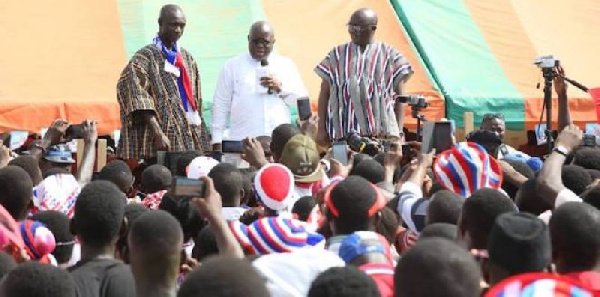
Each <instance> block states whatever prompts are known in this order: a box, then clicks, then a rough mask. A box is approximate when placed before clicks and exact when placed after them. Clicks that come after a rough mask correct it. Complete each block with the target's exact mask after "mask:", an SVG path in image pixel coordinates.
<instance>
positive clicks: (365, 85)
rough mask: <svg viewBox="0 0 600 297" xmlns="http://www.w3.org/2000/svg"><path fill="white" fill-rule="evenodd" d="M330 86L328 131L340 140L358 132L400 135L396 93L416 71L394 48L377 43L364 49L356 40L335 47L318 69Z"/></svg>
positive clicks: (369, 134)
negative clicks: (402, 82)
mask: <svg viewBox="0 0 600 297" xmlns="http://www.w3.org/2000/svg"><path fill="white" fill-rule="evenodd" d="M315 72H316V73H317V74H318V75H319V76H320V77H321V78H322V79H324V80H325V81H327V82H328V83H329V86H330V96H329V105H328V107H327V120H326V126H327V131H328V133H329V136H330V138H331V139H339V138H343V137H345V136H346V135H347V134H349V133H351V132H353V131H356V132H358V133H360V134H361V135H367V136H386V135H396V136H397V135H398V134H399V129H398V124H397V120H396V115H395V113H394V102H395V101H394V94H395V89H396V87H397V86H398V83H399V82H401V81H403V80H406V79H408V77H409V76H410V75H411V74H412V72H413V70H412V67H411V65H410V63H408V61H407V60H406V58H405V57H404V56H403V55H402V54H400V52H398V51H397V50H396V49H394V48H393V47H391V46H389V45H387V44H385V43H383V42H376V43H373V44H370V45H368V46H367V47H366V49H365V50H364V52H361V50H360V47H359V46H358V45H356V44H354V43H346V44H342V45H340V46H337V47H335V48H334V49H333V50H332V51H330V52H329V53H328V54H327V56H326V57H325V59H323V61H321V63H320V64H319V65H317V67H316V68H315Z"/></svg>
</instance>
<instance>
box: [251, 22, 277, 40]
mask: <svg viewBox="0 0 600 297" xmlns="http://www.w3.org/2000/svg"><path fill="white" fill-rule="evenodd" d="M264 33H266V34H274V30H273V27H272V26H271V24H269V22H267V21H258V22H254V24H252V26H250V32H248V35H250V37H252V36H253V35H259V34H264Z"/></svg>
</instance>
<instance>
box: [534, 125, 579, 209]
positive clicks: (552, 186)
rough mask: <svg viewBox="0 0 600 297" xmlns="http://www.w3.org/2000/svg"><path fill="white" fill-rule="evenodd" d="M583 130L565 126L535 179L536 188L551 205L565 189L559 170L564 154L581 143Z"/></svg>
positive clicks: (563, 161)
mask: <svg viewBox="0 0 600 297" xmlns="http://www.w3.org/2000/svg"><path fill="white" fill-rule="evenodd" d="M582 139H583V132H582V131H581V130H580V129H579V128H578V127H577V126H575V125H573V124H571V125H569V126H567V127H566V128H565V129H564V130H562V132H560V134H559V135H558V137H557V139H556V146H555V150H553V151H552V153H551V154H550V155H549V156H548V158H547V159H546V162H544V166H542V170H541V171H540V174H539V175H538V178H537V180H536V190H537V191H538V193H540V195H541V196H543V197H546V199H547V200H548V202H549V203H550V204H551V205H555V202H556V198H557V196H558V194H559V193H560V192H561V191H562V190H564V189H565V186H564V184H563V182H562V178H561V172H562V166H563V164H564V163H565V159H566V154H568V153H571V152H572V151H573V149H574V148H576V147H577V146H579V144H581V140H582Z"/></svg>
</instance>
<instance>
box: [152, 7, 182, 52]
mask: <svg viewBox="0 0 600 297" xmlns="http://www.w3.org/2000/svg"><path fill="white" fill-rule="evenodd" d="M185 24H186V20H185V15H184V14H183V10H182V9H181V7H179V6H177V5H175V4H167V5H165V6H163V7H162V8H161V9H160V15H159V16H158V35H159V37H160V39H161V40H162V42H163V44H164V45H165V46H167V47H168V48H171V47H172V46H173V44H174V43H175V42H177V40H179V38H181V35H183V29H185Z"/></svg>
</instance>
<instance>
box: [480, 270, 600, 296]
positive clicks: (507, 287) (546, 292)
mask: <svg viewBox="0 0 600 297" xmlns="http://www.w3.org/2000/svg"><path fill="white" fill-rule="evenodd" d="M536 296H544V297H552V296H556V297H559V296H560V297H592V296H594V293H593V292H592V290H591V289H590V288H587V287H585V286H584V285H583V284H581V283H579V282H578V281H577V280H575V279H571V278H568V277H564V276H560V275H555V274H550V273H525V274H520V275H517V276H513V277H510V278H508V279H505V280H503V281H502V282H500V283H498V284H496V285H495V286H493V287H492V288H491V289H490V290H489V291H488V292H487V293H486V294H485V297H536Z"/></svg>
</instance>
